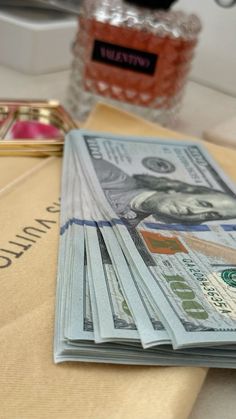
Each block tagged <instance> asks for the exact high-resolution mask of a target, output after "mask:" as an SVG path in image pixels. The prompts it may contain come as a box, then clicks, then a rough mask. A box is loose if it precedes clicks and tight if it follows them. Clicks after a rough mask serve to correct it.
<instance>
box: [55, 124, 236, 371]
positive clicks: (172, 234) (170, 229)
mask: <svg viewBox="0 0 236 419" xmlns="http://www.w3.org/2000/svg"><path fill="white" fill-rule="evenodd" d="M235 348H236V188H235V186H234V185H233V184H232V182H231V181H230V180H229V179H228V178H227V177H226V176H225V174H224V173H223V172H222V170H221V169H220V168H219V167H218V166H217V165H216V163H215V162H214V161H213V160H212V158H211V157H210V156H209V154H208V153H207V152H206V150H205V149H204V148H203V147H202V146H201V145H200V144H199V143H192V142H189V141H188V142H182V141H174V140H166V139H165V140H161V139H150V138H136V137H122V136H113V135H111V134H103V133H99V132H91V131H82V130H74V131H71V132H70V133H69V134H68V136H67V138H66V141H65V148H64V158H63V173H62V195H61V229H60V245H59V259H58V278H57V302H56V321H55V344H54V359H55V362H62V361H68V360H70V361H91V362H108V363H119V364H140V365H141V364H142V365H200V366H212V367H228V368H235V367H236V352H235Z"/></svg>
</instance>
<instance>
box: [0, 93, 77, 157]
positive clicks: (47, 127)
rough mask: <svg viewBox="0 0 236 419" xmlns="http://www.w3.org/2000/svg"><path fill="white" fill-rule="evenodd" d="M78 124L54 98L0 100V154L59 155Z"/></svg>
mask: <svg viewBox="0 0 236 419" xmlns="http://www.w3.org/2000/svg"><path fill="white" fill-rule="evenodd" d="M74 128H78V124H76V123H75V121H74V120H73V119H72V118H71V117H70V115H69V114H68V113H67V112H66V110H65V109H64V108H63V107H62V106H61V105H60V103H59V102H58V101H55V100H49V101H41V100H30V101H27V100H2V101H0V155H27V156H45V155H61V153H62V149H63V144H64V137H65V134H66V133H67V132H68V131H70V130H71V129H74Z"/></svg>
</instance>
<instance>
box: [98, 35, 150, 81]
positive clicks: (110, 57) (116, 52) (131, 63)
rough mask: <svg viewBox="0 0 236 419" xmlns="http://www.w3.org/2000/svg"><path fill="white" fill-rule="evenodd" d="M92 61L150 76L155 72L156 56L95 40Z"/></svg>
mask: <svg viewBox="0 0 236 419" xmlns="http://www.w3.org/2000/svg"><path fill="white" fill-rule="evenodd" d="M92 60H93V61H98V62H100V63H103V64H108V65H112V66H115V67H119V68H123V69H126V70H132V71H135V72H137V73H143V74H148V75H150V76H152V75H153V74H154V73H155V70H156V65H157V61H158V55H157V54H152V53H150V52H146V51H140V50H137V49H133V48H126V47H123V46H121V45H116V44H111V43H109V42H104V41H99V40H97V39H96V40H95V41H94V46H93V52H92Z"/></svg>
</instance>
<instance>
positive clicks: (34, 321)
mask: <svg viewBox="0 0 236 419" xmlns="http://www.w3.org/2000/svg"><path fill="white" fill-rule="evenodd" d="M86 127H87V128H91V129H94V130H97V129H98V130H102V131H110V132H113V133H114V132H116V133H121V134H127V135H129V134H134V135H135V134H136V135H146V136H148V135H150V136H162V137H165V136H169V137H170V136H171V137H172V138H173V137H181V138H183V136H182V135H181V136H180V135H178V134H176V133H173V132H170V131H167V130H165V129H163V128H160V127H159V126H157V125H154V124H151V123H148V122H145V121H142V120H140V119H139V118H137V117H135V116H132V115H129V114H126V113H123V112H121V111H118V110H115V109H113V108H111V107H107V106H105V105H98V106H97V107H96V109H95V110H94V111H93V113H92V115H91V116H90V118H89V120H88V122H87V124H86ZM208 148H209V149H210V151H212V153H213V155H214V157H215V158H216V159H217V160H218V161H220V163H222V165H223V167H224V169H225V171H226V172H228V174H229V175H231V176H232V177H234V179H236V169H235V167H236V152H234V151H232V150H227V149H224V148H223V147H217V146H213V145H209V147H208ZM1 159H2V158H1ZM18 159H19V160H18V162H19V165H21V159H22V158H21V157H19V158H18ZM32 163H33V161H32ZM14 164H15V165H16V166H17V161H15V162H14ZM30 165H31V163H29V166H30ZM1 170H2V166H1V164H0V171H1ZM5 170H7V169H6V168H5ZM27 170H30V173H29V174H28V176H27V174H26V173H27ZM27 170H25V171H24V170H23V169H22V170H21V171H17V170H16V172H17V173H16V177H15V179H16V180H15V181H14V179H13V178H12V177H11V179H10V183H9V182H8V181H9V178H8V176H6V178H5V179H6V181H5V185H3V184H2V187H3V192H2V193H1V194H0V198H1V202H0V216H1V241H0V277H1V294H0V295H1V297H0V298H1V301H0V348H1V351H0V365H1V371H0V418H4V419H29V418H30V419H34V418H37V419H41V418H50V419H54V418H55V419H67V418H68V419H74V418H79V419H108V418H109V419H121V418H122V419H154V418H155V419H156V418H157V419H185V418H187V417H188V415H189V413H190V411H191V409H192V406H193V403H194V401H195V399H196V397H197V394H198V392H199V390H200V388H201V385H202V383H203V381H204V378H205V376H206V372H207V369H204V368H190V367H136V366H118V365H116V366H113V365H102V364H99V365H98V364H92V363H79V362H78V363H64V364H60V365H54V364H53V357H52V352H53V333H54V324H53V323H54V306H55V279H56V263H57V249H58V234H59V224H58V222H59V212H58V211H59V195H60V170H61V160H60V159H59V158H56V157H51V158H47V159H45V160H40V159H35V162H34V163H33V164H32V166H31V167H27ZM20 172H21V173H20ZM19 173H20V175H19ZM7 182H8V183H7ZM30 240H31V241H30Z"/></svg>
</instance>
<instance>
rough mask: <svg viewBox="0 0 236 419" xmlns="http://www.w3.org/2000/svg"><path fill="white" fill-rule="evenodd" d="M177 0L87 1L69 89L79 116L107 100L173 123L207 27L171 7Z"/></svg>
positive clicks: (75, 50) (71, 102) (82, 15)
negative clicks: (201, 36)
mask: <svg viewBox="0 0 236 419" xmlns="http://www.w3.org/2000/svg"><path fill="white" fill-rule="evenodd" d="M173 2H174V0H159V1H151V0H146V1H141V0H132V1H131V0H129V1H128V0H126V1H125V0H85V1H83V2H82V6H81V8H80V13H79V17H78V32H77V36H76V39H75V42H74V45H73V63H72V71H71V78H70V85H69V95H68V102H69V103H68V107H69V109H70V111H71V113H72V115H73V116H74V117H76V118H78V119H79V120H80V121H83V120H84V119H85V118H86V117H87V115H88V113H89V112H90V110H91V108H92V107H93V105H94V104H95V103H96V102H97V101H105V102H108V103H110V104H112V105H115V106H119V105H120V106H121V107H122V108H123V109H126V110H130V111H133V112H136V113H138V114H139V115H141V116H143V117H145V118H148V119H150V120H153V121H158V122H159V123H162V124H163V125H171V124H172V122H173V121H174V120H175V117H176V115H177V111H178V109H179V105H180V103H181V98H182V95H183V91H184V85H185V82H186V79H187V75H188V73H189V70H190V67H191V62H192V58H193V55H194V48H195V46H196V43H197V38H198V34H199V31H200V29H201V24H200V21H199V19H198V17H197V16H195V15H186V14H185V13H183V12H178V11H171V10H168V8H169V6H170V5H171V4H172V3H173ZM144 5H145V6H144Z"/></svg>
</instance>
